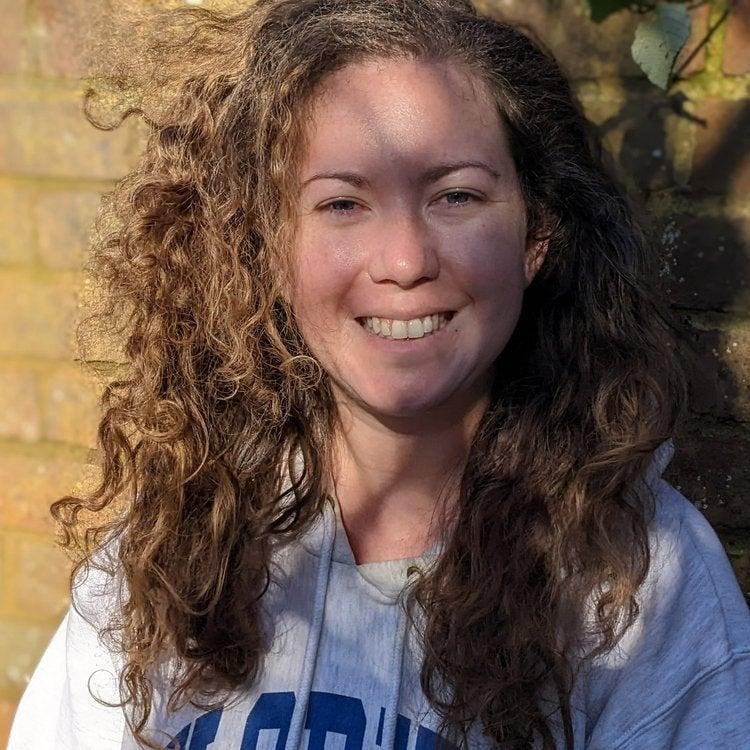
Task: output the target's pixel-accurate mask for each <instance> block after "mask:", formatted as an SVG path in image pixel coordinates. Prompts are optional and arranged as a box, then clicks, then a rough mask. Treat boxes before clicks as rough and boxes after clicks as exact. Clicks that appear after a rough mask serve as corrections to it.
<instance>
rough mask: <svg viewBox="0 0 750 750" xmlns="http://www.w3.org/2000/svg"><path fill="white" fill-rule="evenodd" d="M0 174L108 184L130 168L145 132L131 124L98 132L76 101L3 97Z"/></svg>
mask: <svg viewBox="0 0 750 750" xmlns="http://www.w3.org/2000/svg"><path fill="white" fill-rule="evenodd" d="M0 122H2V123H3V127H2V128H0V171H4V172H7V173H10V174H22V175H32V176H52V177H70V178H75V177H84V178H92V179H112V178H119V177H122V176H123V175H124V174H125V173H126V172H128V171H129V170H130V169H131V168H132V167H133V166H134V165H135V161H136V159H137V155H138V153H139V152H140V150H141V148H142V134H143V133H144V128H143V126H142V125H138V124H136V122H135V121H134V120H129V121H127V122H125V123H124V124H123V125H122V126H121V127H120V128H118V129H117V130H115V131H100V130H96V129H95V128H93V127H92V126H91V125H90V124H89V123H88V121H87V120H86V119H85V118H84V116H83V113H82V111H81V103H80V101H79V100H77V99H71V100H56V99H50V100H45V99H44V98H43V97H42V95H41V94H26V95H21V94H16V93H13V94H8V95H7V96H5V97H4V98H3V99H2V101H0Z"/></svg>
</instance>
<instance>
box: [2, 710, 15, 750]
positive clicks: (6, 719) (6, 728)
mask: <svg viewBox="0 0 750 750" xmlns="http://www.w3.org/2000/svg"><path fill="white" fill-rule="evenodd" d="M17 705H18V704H17V703H16V702H15V701H8V700H0V747H5V746H6V745H7V743H8V735H9V734H10V725H11V723H12V721H13V716H14V714H15V713H16V706H17Z"/></svg>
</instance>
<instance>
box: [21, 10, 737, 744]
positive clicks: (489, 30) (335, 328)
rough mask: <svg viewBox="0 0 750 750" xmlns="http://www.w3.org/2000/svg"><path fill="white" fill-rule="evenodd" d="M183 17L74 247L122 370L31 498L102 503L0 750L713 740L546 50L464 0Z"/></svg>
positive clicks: (577, 150)
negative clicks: (79, 247)
mask: <svg viewBox="0 0 750 750" xmlns="http://www.w3.org/2000/svg"><path fill="white" fill-rule="evenodd" d="M175 18H177V19H178V20H181V23H182V22H183V21H184V23H182V26H181V27H180V28H181V29H182V30H183V35H182V36H181V37H178V39H180V43H179V44H171V45H167V46H161V47H155V48H154V49H153V50H152V54H153V56H152V57H151V58H150V59H151V62H152V64H153V68H152V74H153V77H152V78H151V79H147V82H148V81H149V80H150V81H151V82H152V85H154V86H157V87H158V89H155V91H156V90H158V92H160V94H161V98H159V97H157V98H156V99H149V98H148V96H145V97H143V103H142V105H141V107H140V108H139V109H138V111H139V112H140V113H141V114H143V115H144V118H145V120H146V122H147V123H148V124H149V126H150V137H149V141H148V146H147V150H146V153H145V156H144V159H143V161H142V163H141V164H140V166H139V167H138V169H137V170H136V171H135V172H134V173H133V174H131V175H130V176H129V177H128V178H127V179H126V180H124V181H123V182H122V183H121V184H120V185H119V186H118V188H117V190H116V191H115V192H114V195H113V198H112V200H110V201H109V202H108V203H107V205H106V208H105V214H104V216H105V217H106V218H107V219H108V220H109V221H106V222H102V226H103V227H104V230H103V232H102V234H101V235H100V237H99V240H98V242H97V244H96V246H95V256H94V259H95V261H96V263H95V271H96V272H97V273H98V275H99V278H100V279H101V280H102V281H103V283H104V285H105V286H106V288H107V291H108V298H107V299H108V300H109V303H108V304H109V306H110V307H109V313H110V317H109V318H105V322H106V323H107V325H110V326H113V325H115V323H122V321H125V322H124V323H122V331H123V333H124V335H125V336H126V354H127V357H128V359H129V362H130V364H131V372H130V374H129V375H128V377H123V378H122V379H119V380H116V381H114V382H113V383H111V384H110V385H109V386H108V387H107V388H106V390H105V394H104V407H105V411H104V416H103V418H102V421H101V425H100V432H99V436H100V445H101V450H102V455H103V465H102V468H103V481H102V483H101V485H100V486H99V487H98V488H97V489H96V490H95V491H94V492H92V493H91V494H90V495H89V496H87V497H84V498H75V497H66V498H63V499H61V500H60V501H58V502H57V503H55V504H54V506H53V508H54V513H55V515H56V517H57V519H58V520H59V521H60V522H61V524H62V526H63V528H64V529H65V530H66V531H67V532H68V536H67V543H68V546H70V547H71V548H75V546H76V544H77V540H79V535H78V534H77V533H76V526H77V516H78V515H79V513H80V512H83V511H87V512H94V513H101V514H102V516H101V519H102V520H100V521H99V522H98V523H94V524H93V526H92V528H91V530H90V531H89V533H88V534H87V535H86V537H85V540H84V543H83V544H82V547H83V552H84V556H83V560H82V563H81V565H80V566H79V568H78V569H77V571H75V577H74V581H75V582H76V584H77V587H76V588H75V590H74V604H75V605H76V607H74V608H71V610H70V612H69V613H68V616H67V617H66V620H65V622H64V623H63V625H62V626H61V628H60V630H59V631H58V633H57V634H56V636H55V638H54V640H53V642H52V644H51V645H50V647H49V649H48V651H47V652H46V654H45V655H44V657H43V659H42V662H41V664H40V666H39V667H38V669H37V672H36V673H35V675H34V678H33V679H32V681H31V684H30V685H29V688H28V690H27V692H26V694H25V696H24V698H23V701H22V703H21V706H20V708H19V713H18V718H17V719H16V723H15V726H14V733H13V735H12V738H11V745H10V747H11V750H20V749H21V748H26V747H34V748H53V747H54V748H62V747H66V748H67V747H75V748H97V750H101V749H102V748H131V747H138V746H141V747H164V746H167V747H170V748H177V747H180V748H187V749H188V750H199V749H203V748H209V747H210V748H222V749H223V748H242V749H243V750H249V749H251V748H252V749H254V748H271V747H273V748H277V750H281V749H282V748H295V749H296V748H311V749H312V748H316V749H318V748H332V747H345V748H347V750H350V749H354V748H375V747H382V748H389V749H390V748H398V749H399V750H426V748H437V747H444V748H448V747H454V746H456V747H459V746H460V747H470V748H494V747H514V748H515V747H543V748H554V747H559V748H576V749H577V748H606V750H614V749H615V748H619V749H622V750H625V749H627V750H632V749H634V748H638V749H639V750H643V749H644V748H645V749H648V750H650V749H654V750H655V749H656V748H667V747H672V748H681V749H685V748H706V747H722V748H723V747H740V746H742V744H743V742H744V741H745V738H746V737H747V736H749V735H750V710H748V699H747V696H748V694H749V693H748V689H749V688H750V658H749V657H750V616H749V615H748V611H747V607H746V605H745V603H744V601H743V599H742V596H741V593H740V591H739V587H738V586H737V583H736V581H735V579H734V577H733V575H732V571H731V568H730V566H729V564H728V561H727V558H726V556H725V554H724V552H723V550H722V548H721V546H720V544H719V542H718V540H717V538H716V536H715V535H714V533H713V532H712V530H711V528H710V527H709V526H708V524H707V523H706V522H705V520H704V519H703V517H702V516H701V515H700V514H699V513H698V512H697V511H696V510H695V509H694V508H693V507H692V505H691V504H690V503H689V502H688V501H687V500H686V499H685V498H684V497H683V496H682V495H680V494H679V493H678V492H677V491H676V490H675V489H674V488H673V487H672V486H671V485H669V484H668V483H667V482H666V481H664V480H663V479H661V477H660V475H661V473H662V471H663V470H664V468H665V466H666V465H667V463H668V462H669V460H670V458H671V456H672V453H673V446H672V442H671V440H670V436H671V435H672V434H673V431H674V428H675V424H676V422H677V420H678V418H679V415H680V411H681V409H683V408H684V401H685V386H684V380H683V376H682V374H681V370H680V367H679V364H678V362H677V360H676V358H675V355H674V351H673V339H672V337H671V333H670V326H671V323H670V318H669V316H668V310H667V309H666V308H665V307H664V305H663V303H662V302H661V301H660V297H659V294H658V290H657V289H656V286H655V284H654V283H653V279H654V276H655V272H654V268H655V261H654V258H653V257H652V255H653V249H652V248H651V247H650V246H649V244H648V242H647V240H646V238H645V236H644V234H643V233H642V232H641V230H640V229H639V228H638V226H637V224H636V222H635V220H634V219H633V217H632V214H631V211H630V209H629V207H628V205H627V202H626V201H625V200H624V198H623V196H622V194H621V193H620V192H619V191H618V189H617V187H616V186H615V184H614V182H613V180H612V178H611V177H610V176H609V175H608V174H607V172H606V171H605V169H604V168H603V167H602V164H601V160H600V158H599V155H598V146H597V144H596V143H595V141H594V139H592V138H591V137H590V136H589V134H588V130H587V128H586V126H585V120H584V118H583V116H582V114H581V110H580V107H579V106H578V104H577V103H576V102H575V100H574V98H573V96H572V95H571V92H570V89H569V86H568V84H567V83H566V81H565V80H564V78H563V76H562V75H561V73H560V71H559V69H558V67H557V65H556V64H555V62H554V60H553V58H552V57H551V56H550V55H549V54H548V53H546V52H544V51H542V50H541V49H540V47H539V46H538V44H535V43H534V42H533V41H531V40H530V38H528V37H527V36H526V35H524V34H523V33H521V32H520V31H519V30H517V29H514V28H513V27H511V26H509V25H505V24H502V23H499V22H496V21H492V20H489V19H487V18H484V17H481V16H479V15H477V14H476V13H475V11H474V10H473V9H472V7H471V6H470V4H469V3H467V2H462V1H461V0H402V1H400V2H398V3H394V2H390V1H389V0H339V1H336V0H260V1H259V2H257V3H254V4H253V5H252V6H251V7H249V8H248V9H247V10H244V11H242V12H240V13H239V14H237V15H235V16H224V15H220V14H218V13H211V12H207V11H201V10H196V9H192V10H188V11H186V12H185V13H183V14H177V15H176V16H175ZM140 83H141V84H142V82H140ZM167 84H169V85H170V86H169V87H168V86H167ZM143 91H144V88H143V86H142V85H141V87H140V92H141V95H142V96H143ZM167 91H171V92H173V94H174V95H173V97H172V98H169V96H167V94H166V93H165V92H167ZM175 92H176V93H175ZM128 114H129V113H128ZM100 126H102V127H104V125H103V124H102V123H100ZM116 501H119V502H121V503H122V504H115V503H116ZM112 508H116V509H117V512H116V513H110V514H109V516H107V519H108V520H104V516H105V511H106V510H107V509H112ZM100 632H101V638H99V637H98V634H99V633H100ZM89 678H91V679H90V681H89ZM96 698H99V699H100V701H101V702H97V700H96ZM107 703H108V704H109V705H106V704H107ZM118 704H119V705H118Z"/></svg>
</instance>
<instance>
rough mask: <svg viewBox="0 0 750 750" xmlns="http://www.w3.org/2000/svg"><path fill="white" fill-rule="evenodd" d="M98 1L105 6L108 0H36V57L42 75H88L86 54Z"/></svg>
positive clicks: (71, 76)
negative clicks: (56, 0) (90, 0)
mask: <svg viewBox="0 0 750 750" xmlns="http://www.w3.org/2000/svg"><path fill="white" fill-rule="evenodd" d="M97 5H98V6H99V7H100V8H102V10H105V9H106V8H107V7H108V6H109V3H108V2H104V3H96V4H95V3H93V2H81V0H73V1H72V2H66V3H64V4H62V3H59V2H55V0H37V3H36V11H37V18H36V24H37V25H36V29H35V31H36V34H35V38H36V41H37V57H38V60H39V70H40V72H41V73H42V75H45V76H50V77H52V78H55V77H63V78H77V77H78V76H81V75H85V73H86V70H85V64H84V57H85V54H86V49H87V47H86V42H87V37H88V34H90V33H91V32H92V31H93V21H94V17H95V15H96V10H97Z"/></svg>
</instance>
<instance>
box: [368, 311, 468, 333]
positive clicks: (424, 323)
mask: <svg viewBox="0 0 750 750" xmlns="http://www.w3.org/2000/svg"><path fill="white" fill-rule="evenodd" d="M452 317H453V313H452V312H442V313H435V314H434V315H426V316H425V317H424V318H412V319H411V320H389V319H388V318H360V319H359V321H360V324H361V325H362V326H363V327H364V328H366V329H367V330H368V331H370V332H371V333H374V334H375V335H376V336H380V337H381V338H384V339H421V338H422V337H423V336H426V335H427V334H428V333H435V332H436V331H439V330H440V329H441V328H444V327H445V325H446V323H447V322H448V321H449V320H450V319H451V318H452Z"/></svg>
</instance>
